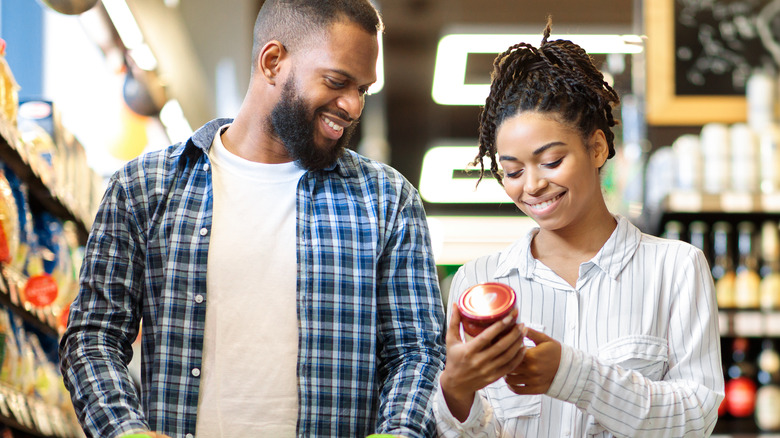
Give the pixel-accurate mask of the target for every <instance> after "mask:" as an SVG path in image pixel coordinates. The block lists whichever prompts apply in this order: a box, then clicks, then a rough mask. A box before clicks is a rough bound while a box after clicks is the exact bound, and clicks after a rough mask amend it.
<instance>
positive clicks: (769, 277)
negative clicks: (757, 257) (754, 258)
mask: <svg viewBox="0 0 780 438" xmlns="http://www.w3.org/2000/svg"><path fill="white" fill-rule="evenodd" d="M779 231H780V230H778V224H777V222H774V221H764V223H763V224H762V225H761V269H760V271H759V274H760V275H761V283H760V285H759V289H760V293H761V308H762V309H764V310H773V309H780V232H779Z"/></svg>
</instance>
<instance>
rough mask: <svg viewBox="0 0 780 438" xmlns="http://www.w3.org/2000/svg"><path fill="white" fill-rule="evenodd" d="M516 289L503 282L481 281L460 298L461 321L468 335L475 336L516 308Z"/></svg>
mask: <svg viewBox="0 0 780 438" xmlns="http://www.w3.org/2000/svg"><path fill="white" fill-rule="evenodd" d="M515 300H516V296H515V291H514V289H512V288H511V287H509V286H507V285H505V284H503V283H480V284H477V285H475V286H472V287H471V288H469V289H468V290H467V291H466V292H464V293H463V295H461V296H460V299H459V300H458V310H460V316H461V323H462V324H463V331H464V332H466V335H468V336H471V337H475V336H477V335H479V334H480V333H482V331H483V330H485V329H486V328H488V327H490V325H491V324H493V323H494V322H497V321H501V320H502V319H504V318H505V317H506V316H507V315H509V314H510V313H512V310H513V309H514V308H515Z"/></svg>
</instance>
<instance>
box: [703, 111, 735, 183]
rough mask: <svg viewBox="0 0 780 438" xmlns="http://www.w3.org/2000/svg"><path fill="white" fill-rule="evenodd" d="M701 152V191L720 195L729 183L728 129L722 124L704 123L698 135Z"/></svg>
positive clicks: (729, 149) (729, 153)
mask: <svg viewBox="0 0 780 438" xmlns="http://www.w3.org/2000/svg"><path fill="white" fill-rule="evenodd" d="M699 139H700V144H701V151H702V190H703V191H704V192H705V193H712V194H720V193H722V192H723V191H725V190H727V189H728V188H729V186H730V182H731V164H730V158H731V152H730V151H731V147H730V145H729V127H728V125H726V124H724V123H706V124H705V125H704V126H702V128H701V133H700V134H699Z"/></svg>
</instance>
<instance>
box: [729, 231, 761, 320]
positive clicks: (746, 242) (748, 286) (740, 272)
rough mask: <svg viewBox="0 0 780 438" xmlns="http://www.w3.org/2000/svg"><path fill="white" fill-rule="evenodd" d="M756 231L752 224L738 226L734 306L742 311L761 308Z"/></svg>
mask: <svg viewBox="0 0 780 438" xmlns="http://www.w3.org/2000/svg"><path fill="white" fill-rule="evenodd" d="M755 230H756V227H755V225H753V223H752V222H747V221H744V222H740V223H739V224H737V250H738V253H739V259H738V262H737V268H736V279H735V282H734V304H735V305H736V307H738V308H740V309H758V308H759V307H760V306H761V295H760V289H759V288H760V284H761V277H760V276H759V275H758V255H757V252H756V245H755V234H756V233H755Z"/></svg>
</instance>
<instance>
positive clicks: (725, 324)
mask: <svg viewBox="0 0 780 438" xmlns="http://www.w3.org/2000/svg"><path fill="white" fill-rule="evenodd" d="M718 326H719V328H720V335H721V336H727V335H728V334H729V330H730V329H731V327H730V324H729V315H728V313H726V312H718Z"/></svg>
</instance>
